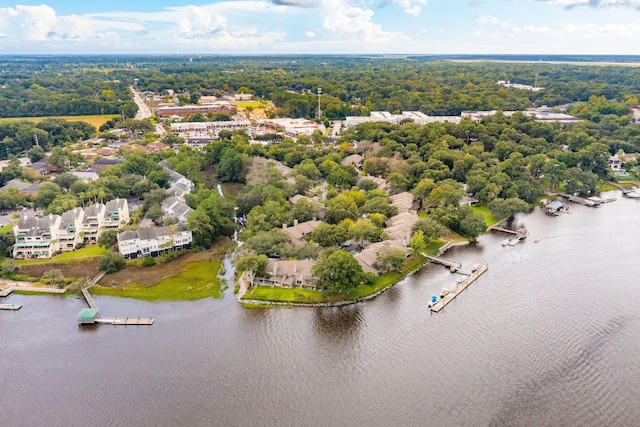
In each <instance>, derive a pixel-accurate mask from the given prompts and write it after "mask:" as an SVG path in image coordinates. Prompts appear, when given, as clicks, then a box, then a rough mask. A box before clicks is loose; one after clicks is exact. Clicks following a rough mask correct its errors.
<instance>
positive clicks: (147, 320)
mask: <svg viewBox="0 0 640 427" xmlns="http://www.w3.org/2000/svg"><path fill="white" fill-rule="evenodd" d="M96 323H102V324H106V325H116V326H128V325H153V319H152V318H151V317H133V318H129V317H125V318H122V319H119V318H117V317H116V318H114V319H96Z"/></svg>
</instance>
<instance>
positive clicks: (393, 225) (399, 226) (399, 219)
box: [384, 211, 420, 246]
mask: <svg viewBox="0 0 640 427" xmlns="http://www.w3.org/2000/svg"><path fill="white" fill-rule="evenodd" d="M419 219H420V218H419V217H418V214H416V213H415V212H410V211H406V212H402V213H399V214H398V215H395V216H392V217H391V218H389V219H388V220H387V222H386V225H387V228H385V229H384V231H385V233H386V234H387V236H388V238H389V240H396V241H398V242H401V243H402V244H403V245H404V246H407V245H408V244H409V242H410V241H411V235H412V233H413V231H412V230H413V225H414V224H415V223H416V222H418V220H419Z"/></svg>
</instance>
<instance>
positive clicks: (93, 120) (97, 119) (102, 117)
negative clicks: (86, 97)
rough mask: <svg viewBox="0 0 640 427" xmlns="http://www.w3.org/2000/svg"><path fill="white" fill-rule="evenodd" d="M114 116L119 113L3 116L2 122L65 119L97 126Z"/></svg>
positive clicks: (0, 120)
mask: <svg viewBox="0 0 640 427" xmlns="http://www.w3.org/2000/svg"><path fill="white" fill-rule="evenodd" d="M114 117H119V114H96V115H92V116H40V117H2V118H0V123H11V122H22V121H29V122H36V123H37V122H39V121H41V120H45V119H64V120H67V121H69V122H87V123H89V124H90V125H93V126H95V127H96V129H97V128H99V127H100V126H102V125H103V124H105V122H106V121H107V120H111V119H113V118H114Z"/></svg>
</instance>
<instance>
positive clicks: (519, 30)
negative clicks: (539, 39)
mask: <svg viewBox="0 0 640 427" xmlns="http://www.w3.org/2000/svg"><path fill="white" fill-rule="evenodd" d="M511 31H512V32H513V33H514V34H542V33H548V32H549V31H550V30H549V27H547V26H542V27H536V26H535V25H525V26H524V27H513V28H511Z"/></svg>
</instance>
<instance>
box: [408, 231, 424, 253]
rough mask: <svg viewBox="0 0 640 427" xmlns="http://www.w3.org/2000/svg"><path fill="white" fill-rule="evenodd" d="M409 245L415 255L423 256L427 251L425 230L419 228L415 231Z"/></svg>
mask: <svg viewBox="0 0 640 427" xmlns="http://www.w3.org/2000/svg"><path fill="white" fill-rule="evenodd" d="M409 247H410V248H411V254H412V255H413V256H414V257H418V256H422V254H423V253H425V252H426V250H427V239H426V238H425V237H424V232H423V231H422V230H418V231H416V232H415V233H413V236H412V237H411V242H410V243H409Z"/></svg>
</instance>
